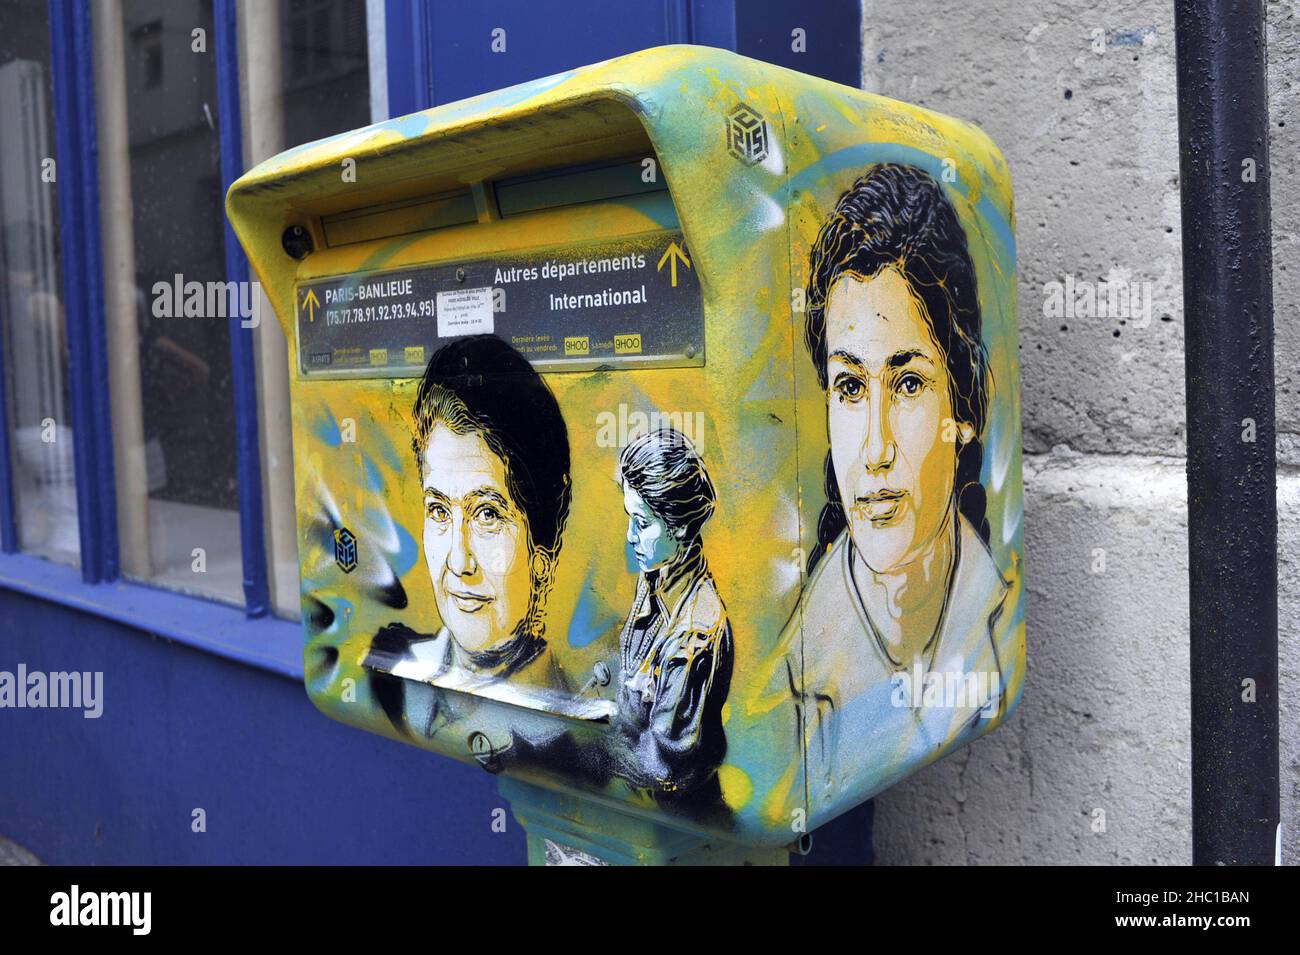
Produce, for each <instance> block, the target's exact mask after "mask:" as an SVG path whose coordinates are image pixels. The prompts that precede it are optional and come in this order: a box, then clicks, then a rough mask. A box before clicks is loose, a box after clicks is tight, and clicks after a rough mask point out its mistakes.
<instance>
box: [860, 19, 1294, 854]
mask: <svg viewBox="0 0 1300 955" xmlns="http://www.w3.org/2000/svg"><path fill="white" fill-rule="evenodd" d="M863 14H864V15H863V85H864V87H865V88H866V89H868V90H872V91H874V92H878V93H882V94H884V95H887V96H891V97H895V98H897V99H903V100H907V101H909V102H913V103H918V104H920V105H924V106H928V107H931V108H933V109H937V110H940V111H941V112H945V113H950V114H952V115H955V116H960V117H962V118H964V119H967V120H971V121H973V122H975V123H977V124H979V125H980V126H982V127H983V128H984V129H985V130H986V131H987V132H988V133H989V134H990V135H991V136H992V137H993V139H994V141H995V142H997V143H998V145H999V146H1000V147H1001V149H1002V151H1003V152H1004V153H1005V155H1006V157H1007V160H1008V162H1009V163H1010V165H1011V171H1012V175H1013V177H1014V181H1015V187H1016V205H1017V216H1018V239H1019V268H1020V339H1021V360H1022V375H1023V383H1024V446H1025V454H1026V457H1025V483H1026V508H1027V511H1028V514H1027V517H1026V551H1027V555H1026V584H1027V586H1026V590H1027V593H1028V596H1029V677H1028V683H1027V688H1026V691H1025V698H1024V702H1023V704H1022V706H1021V708H1020V710H1019V712H1018V713H1017V715H1016V716H1015V717H1014V719H1013V721H1012V722H1011V723H1010V724H1009V725H1008V726H1006V727H1005V728H1003V729H1002V730H1000V731H999V732H997V733H994V734H993V735H991V736H989V737H986V738H984V739H982V740H980V741H978V742H976V743H975V744H974V745H973V746H971V747H969V748H968V749H967V750H965V751H963V752H960V753H958V754H956V755H954V756H953V757H951V758H950V759H948V760H945V761H944V762H942V763H939V764H937V765H935V766H933V767H931V768H930V769H928V770H926V771H924V772H922V773H920V774H918V775H917V776H915V777H913V778H912V779H910V780H908V781H907V782H904V783H902V784H901V785H899V786H896V787H895V788H893V789H892V790H890V791H888V792H887V793H885V794H884V795H882V796H881V797H880V798H879V799H878V800H877V816H876V850H877V857H878V861H879V862H880V863H884V864H888V863H1018V862H1039V863H1112V862H1113V863H1184V864H1185V863H1190V861H1191V825H1190V818H1191V793H1190V782H1189V774H1190V743H1189V729H1188V723H1189V718H1190V717H1189V714H1190V701H1189V693H1188V688H1187V680H1188V666H1189V662H1188V661H1189V658H1188V604H1187V541H1186V531H1187V526H1186V525H1187V508H1186V499H1187V493H1186V481H1185V476H1184V470H1183V469H1184V455H1185V453H1186V443H1185V427H1184V407H1183V360H1182V348H1183V325H1182V322H1183V312H1182V294H1181V286H1180V282H1181V251H1180V235H1181V232H1180V223H1179V206H1178V123H1177V112H1176V83H1175V72H1174V35H1173V5H1172V4H1170V3H1164V2H1161V3H1155V2H1149V0H1143V2H1140V3H1133V2H1129V3H1114V2H1102V3H1099V4H1098V3H1093V2H1085V0H1066V2H1054V3H1053V2H1045V0H981V2H980V3H977V4H965V5H963V4H952V3H941V2H938V0H914V2H911V3H907V4H897V3H893V2H886V0H864V4H863ZM1267 16H1268V22H1269V47H1270V64H1271V66H1270V104H1271V111H1272V116H1271V122H1272V129H1273V136H1272V146H1271V150H1272V153H1271V159H1272V172H1273V181H1272V196H1273V210H1274V211H1273V226H1274V238H1273V248H1274V281H1275V287H1274V300H1275V309H1276V325H1277V369H1278V373H1277V420H1278V437H1277V447H1278V454H1279V474H1278V506H1279V512H1280V525H1281V528H1280V546H1279V577H1280V587H1281V594H1280V604H1281V607H1280V610H1281V613H1280V637H1281V643H1282V651H1281V682H1282V687H1281V691H1282V701H1283V702H1282V824H1283V840H1284V846H1283V856H1284V861H1295V860H1296V859H1300V818H1298V813H1300V705H1297V703H1296V697H1297V690H1300V636H1298V635H1297V623H1300V572H1298V567H1297V558H1296V556H1295V555H1296V553H1297V546H1296V545H1297V544H1300V402H1297V398H1296V391H1297V388H1300V380H1297V367H1298V365H1300V362H1298V359H1300V322H1298V321H1297V317H1298V316H1297V303H1298V302H1300V266H1297V265H1296V264H1295V262H1296V252H1297V248H1298V247H1300V211H1298V210H1297V202H1296V200H1295V196H1296V194H1297V186H1298V183H1297V174H1298V173H1300V156H1298V154H1297V149H1296V145H1295V140H1294V131H1295V130H1296V129H1297V128H1300V83H1298V82H1297V76H1298V74H1297V71H1296V63H1297V62H1298V61H1300V29H1298V28H1300V11H1298V8H1297V7H1296V5H1295V4H1290V3H1278V2H1269V3H1267ZM1099 31H1100V32H1099ZM1066 276H1073V278H1074V281H1076V282H1080V281H1090V282H1094V283H1098V284H1100V283H1104V282H1107V281H1108V280H1114V281H1126V282H1130V283H1150V284H1149V286H1148V287H1149V289H1150V294H1151V315H1150V321H1149V323H1148V322H1147V321H1146V320H1145V318H1144V317H1142V316H1139V317H1138V318H1137V319H1134V318H1131V317H1115V316H1107V315H1104V314H1103V315H1097V316H1090V317H1074V318H1065V317H1047V316H1045V314H1044V302H1045V299H1046V292H1045V285H1046V284H1047V283H1049V282H1052V281H1057V282H1063V281H1064V280H1065V278H1066ZM1139 287H1142V286H1139ZM1102 814H1104V816H1103V815H1102ZM1102 821H1104V830H1103V828H1102V826H1101V825H1100V823H1101V822H1102Z"/></svg>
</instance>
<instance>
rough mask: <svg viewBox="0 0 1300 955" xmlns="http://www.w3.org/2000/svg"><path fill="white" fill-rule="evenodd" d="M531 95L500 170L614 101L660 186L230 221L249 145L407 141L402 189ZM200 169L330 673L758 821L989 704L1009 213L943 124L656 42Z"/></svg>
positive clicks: (382, 720) (663, 805)
mask: <svg viewBox="0 0 1300 955" xmlns="http://www.w3.org/2000/svg"><path fill="white" fill-rule="evenodd" d="M584 110H585V112H584ZM487 117H491V119H492V123H491V125H490V128H489V127H488V126H487V125H485V118H487ZM620 117H621V118H620ZM548 122H549V123H551V124H552V125H550V126H545V124H546V123H548ZM738 123H741V124H742V125H741V126H738V125H737V124H738ZM539 124H540V125H539ZM544 126H545V128H546V129H547V130H548V131H549V132H548V137H541V138H547V139H548V142H549V143H550V150H549V151H547V150H546V149H543V148H542V147H540V146H539V147H536V149H537V150H538V152H537V153H536V155H531V156H530V154H528V153H527V151H526V150H525V151H523V152H522V153H520V151H519V150H517V149H516V150H514V152H513V153H511V155H512V156H513V157H514V158H513V160H512V161H514V162H516V163H517V164H519V165H520V166H521V167H523V168H524V169H525V170H526V169H527V168H528V166H529V164H530V163H531V164H532V168H536V169H538V170H543V169H548V168H551V167H554V166H557V165H560V163H559V161H558V160H557V158H556V157H558V156H561V155H563V154H564V148H565V144H566V143H567V144H571V145H572V146H573V149H574V150H575V153H574V154H575V155H579V156H581V155H582V153H581V147H582V144H583V142H584V141H586V140H590V139H592V137H594V136H595V135H596V134H597V132H601V131H603V133H604V138H605V139H607V140H608V139H610V138H611V137H610V135H609V130H610V129H611V128H621V129H623V130H625V131H626V135H627V136H628V147H627V149H626V151H625V153H624V154H623V155H622V157H620V158H626V156H629V155H630V156H633V157H635V156H636V155H637V149H638V148H640V149H641V151H642V152H643V153H644V154H645V155H646V156H648V157H650V158H651V163H650V165H651V166H653V167H654V169H655V170H656V171H657V172H658V173H660V174H661V175H662V176H663V178H664V179H666V181H667V185H668V189H667V190H663V189H662V187H660V189H659V190H658V191H655V190H654V189H653V188H648V189H642V190H640V191H639V192H638V191H637V190H623V191H618V190H614V191H613V194H609V195H602V196H601V197H598V198H597V199H596V200H591V201H588V202H587V204H585V205H581V206H578V205H571V204H570V205H565V204H564V203H559V202H554V203H549V204H547V203H535V204H534V205H533V207H531V208H529V209H526V210H524V211H521V212H519V213H518V214H516V215H508V214H506V211H507V201H506V198H505V197H506V196H508V195H509V194H510V193H509V187H508V186H506V185H502V183H503V182H504V181H505V180H500V181H499V182H498V184H497V196H498V198H499V199H500V200H501V208H500V214H499V215H487V216H482V215H478V216H471V217H470V218H469V219H466V220H464V221H461V222H459V223H455V224H451V225H446V226H443V227H441V228H438V229H434V228H426V229H423V230H421V229H418V228H417V229H414V230H412V229H409V228H404V229H401V230H396V229H395V230H392V231H390V232H389V233H388V234H386V235H384V234H368V235H361V236H360V238H357V237H355V236H354V237H353V240H352V241H347V242H330V241H328V238H326V241H324V242H322V245H323V246H326V247H325V248H321V249H320V250H319V251H317V252H313V253H312V254H310V255H308V256H306V258H304V259H303V260H302V261H301V262H285V261H280V260H276V259H275V258H274V255H273V253H274V251H275V250H273V249H272V248H271V247H270V245H269V243H268V244H266V246H265V247H261V246H259V239H258V235H259V233H258V232H257V230H256V226H257V224H258V222H259V221H260V217H267V218H269V217H270V213H269V210H270V209H272V208H273V204H274V203H275V202H277V201H283V196H282V195H280V196H277V194H276V190H275V189H272V188H270V186H271V184H274V183H279V182H280V181H282V180H284V179H286V178H288V179H290V180H292V178H293V177H294V176H297V177H298V181H299V182H301V183H311V182H313V180H312V178H311V177H312V176H316V177H317V179H316V180H315V182H317V183H319V185H314V186H309V185H304V186H302V189H303V193H302V194H303V196H304V197H307V198H305V199H303V200H302V201H301V202H300V203H299V208H307V209H308V210H309V211H310V197H311V196H312V195H319V194H320V193H321V191H322V190H324V189H326V188H328V182H327V176H328V174H329V171H330V169H331V168H332V166H333V165H337V162H338V160H339V157H342V156H349V157H356V159H357V163H358V169H361V170H364V169H365V168H366V164H367V160H368V159H374V160H375V161H378V159H379V157H381V156H382V155H384V154H385V153H387V154H389V155H392V154H393V151H398V152H400V150H402V149H410V150H412V156H413V157H418V158H419V162H420V164H421V165H420V168H421V169H422V170H424V171H423V172H422V173H421V175H424V176H427V177H429V181H428V182H427V183H425V184H423V185H421V184H420V183H419V182H418V181H416V182H412V181H409V180H403V181H404V182H405V183H406V184H405V185H403V186H402V187H401V188H402V189H406V190H408V191H410V192H411V196H417V195H419V190H420V189H424V190H425V191H426V192H429V193H432V192H436V191H438V189H445V188H446V187H447V185H448V184H449V183H451V182H452V181H453V180H452V179H448V178H445V177H444V178H443V179H439V178H438V173H437V170H438V168H439V162H440V156H441V155H442V153H440V149H442V148H443V147H442V146H441V145H440V143H442V142H449V143H455V142H456V141H457V136H464V137H465V138H466V141H470V140H473V141H474V142H475V143H476V148H478V149H479V150H480V151H482V153H483V154H484V155H485V156H490V155H491V154H492V149H493V144H494V143H495V144H497V145H499V146H505V145H507V144H508V143H510V141H511V139H510V137H511V136H512V135H516V134H519V133H521V132H525V131H530V130H531V132H532V133H533V134H534V138H538V137H537V136H536V133H537V132H538V130H539V129H541V128H542V127H544ZM493 137H495V138H493ZM638 137H640V145H639V147H638ZM608 148H609V149H611V150H616V147H612V146H611V147H608ZM611 154H612V155H616V153H611ZM456 155H457V156H459V153H457V154H456ZM447 161H448V163H450V164H451V165H455V168H456V171H455V176H456V177H459V179H458V180H456V181H459V182H462V183H463V182H474V181H478V180H476V179H475V178H474V177H473V176H469V177H468V178H466V173H465V170H464V168H463V158H457V159H455V160H454V162H453V160H452V159H450V158H449V159H448V160H447ZM457 163H459V164H460V165H456V164H457ZM412 168H414V167H412ZM635 168H637V169H642V170H644V169H645V168H647V167H646V165H645V164H644V162H640V161H638V162H637V165H636V167H635ZM449 175H450V174H449ZM498 175H499V173H497V172H493V171H490V170H489V171H488V172H487V173H485V174H484V176H483V177H481V178H483V179H487V178H488V177H490V176H498ZM642 181H643V182H644V181H645V180H644V179H643V180H642ZM652 181H657V180H652ZM435 187H437V188H435ZM313 190H314V191H313ZM440 194H442V193H440ZM362 198H364V199H365V201H364V202H362V201H361V199H362ZM395 198H403V195H402V194H401V193H400V191H399V192H397V193H394V192H391V191H390V192H387V193H385V192H383V191H382V190H381V191H379V192H377V193H375V194H374V195H373V196H371V195H366V196H364V197H359V198H358V200H357V202H358V205H359V206H382V205H383V203H382V201H381V200H388V201H390V202H391V201H392V200H393V199H395ZM407 199H408V202H409V201H410V197H407ZM259 203H261V205H259ZM229 205H230V209H231V218H232V221H233V222H234V224H235V226H236V230H237V232H238V233H239V234H240V237H241V239H242V240H243V241H244V243H245V245H246V247H248V248H249V251H250V258H251V259H252V261H253V262H254V264H255V266H256V267H257V268H258V272H259V275H260V277H261V278H262V281H263V283H264V284H265V285H266V286H267V287H268V290H269V291H270V292H271V294H272V298H273V300H274V301H275V302H276V304H277V311H278V312H279V314H280V315H281V317H282V320H283V321H284V323H285V325H286V330H287V332H288V333H289V338H290V342H291V346H290V347H291V350H293V351H294V354H293V355H292V360H291V364H292V365H293V381H292V385H291V387H292V404H293V419H294V440H295V447H294V462H295V478H296V486H297V505H298V511H299V549H300V562H301V573H302V600H303V608H304V609H303V617H304V625H305V628H306V635H307V645H306V670H307V683H308V689H309V691H310V693H311V695H312V698H313V700H315V702H316V703H317V705H318V706H319V707H320V708H321V709H322V710H324V711H325V712H326V713H328V714H329V715H331V716H334V717H336V718H338V719H341V720H344V721H346V722H350V723H353V724H356V725H359V726H362V727H365V728H367V729H370V730H373V731H375V732H380V733H384V734H386V735H389V736H394V737H396V738H399V739H403V740H405V741H407V742H410V743H413V744H415V745H419V746H423V747H425V748H427V749H430V750H433V751H435V752H439V753H443V754H446V755H450V756H454V757H456V758H459V759H462V760H465V761H470V762H477V763H478V764H480V765H482V766H483V767H484V768H485V769H487V770H488V771H490V772H494V773H505V774H509V775H514V776H518V777H520V778H524V779H528V780H530V781H533V782H537V783H540V784H542V785H546V786H552V787H561V788H564V789H566V790H568V791H572V792H577V793H580V794H585V795H588V796H590V797H594V798H599V799H601V800H603V801H605V802H606V803H607V804H608V803H613V804H616V805H620V806H623V807H624V808H626V809H627V810H628V811H630V812H632V813H638V814H645V815H650V816H651V817H653V818H656V819H659V820H661V821H667V822H669V823H670V824H672V825H677V826H680V827H684V828H690V829H696V830H700V831H705V832H710V833H715V834H718V835H721V836H723V837H725V838H727V839H731V840H736V841H744V842H754V843H763V844H768V845H780V844H783V843H788V842H792V841H794V840H795V839H797V838H798V837H799V836H800V835H801V834H802V833H803V832H805V831H809V830H811V829H812V828H815V827H816V826H817V825H820V824H821V823H823V822H826V821H828V820H829V819H831V818H833V817H834V816H835V815H837V814H838V813H840V812H842V811H844V810H846V809H848V808H850V807H851V806H852V805H854V804H856V803H858V802H860V801H862V800H863V799H865V798H868V797H869V796H871V795H872V794H874V793H876V792H879V791H880V790H882V789H884V788H886V787H887V786H889V785H891V784H892V783H894V782H896V781H897V780H899V779H901V778H902V777H904V776H906V775H908V774H909V773H912V772H914V771H916V770H917V769H919V768H921V767H922V766H924V765H926V764H927V763H929V762H932V761H933V760H935V759H937V758H939V757H941V756H943V755H945V754H946V753H948V752H950V751H951V750H953V749H954V748H955V747H957V746H960V745H963V744H965V743H967V742H969V741H971V740H972V739H974V738H976V737H977V736H979V735H981V734H983V733H985V732H987V731H989V730H990V729H992V728H994V727H996V726H997V725H999V724H1000V723H1001V722H1003V721H1004V720H1005V719H1006V718H1007V717H1008V716H1009V714H1010V712H1011V711H1012V710H1013V709H1014V708H1015V706H1016V704H1017V702H1018V700H1019V697H1020V694H1021V690H1022V684H1023V678H1024V655H1025V647H1024V638H1025V631H1024V609H1023V603H1022V587H1023V583H1022V578H1021V556H1020V555H1021V552H1022V543H1021V541H1022V529H1021V517H1022V508H1023V505H1022V489H1021V481H1020V456H1019V455H1020V450H1019V439H1020V432H1019V392H1018V387H1019V381H1018V365H1017V354H1016V313H1015V282H1014V277H1015V248H1014V219H1013V211H1012V202H1011V191H1010V184H1009V177H1008V174H1007V171H1006V168H1005V165H1004V164H1003V162H1002V159H1001V157H1000V156H999V155H998V153H997V151H996V149H994V147H993V146H992V145H991V144H990V143H989V142H988V140H987V139H986V138H985V137H984V136H983V135H982V134H980V133H979V132H978V131H976V130H974V129H972V128H971V127H968V126H966V125H964V124H961V123H959V122H957V121H955V120H951V119H947V118H945V117H941V116H937V115H936V114H932V113H929V112H928V111H925V110H920V109H917V108H913V107H909V106H906V105H904V104H899V103H895V102H892V101H888V100H884V99H881V98H879V97H874V96H871V95H869V94H866V93H861V92H858V91H855V90H849V89H847V88H844V87H839V86H836V85H834V84H829V83H825V82H822V81H819V80H815V79H812V78H810V77H806V76H802V75H799V74H795V73H791V72H789V71H785V70H781V69H778V68H774V67H769V66H766V65H763V64H759V63H755V62H753V61H749V60H745V59H743V58H740V57H736V56H734V55H731V54H724V53H721V52H719V51H713V50H702V49H698V48H664V49H660V50H652V51H646V52H644V53H640V54H633V55H632V56H629V57H625V58H622V59H620V60H614V61H610V62H608V63H605V64H599V65H597V66H595V67H589V68H585V69H582V70H576V71H574V72H572V73H569V74H564V75H562V76H559V77H552V78H548V79H545V80H539V81H537V82H535V83H532V84H525V85H524V86H521V87H517V88H514V89H511V90H506V91H502V92H500V93H495V94H489V95H488V96H486V97H480V98H478V99H476V100H467V101H465V102H463V103H459V104H452V105H450V106H447V107H443V108H440V109H437V110H432V111H429V112H427V113H423V114H416V116H414V117H407V118H404V119H401V120H395V121H392V122H389V123H381V124H378V125H376V126H373V127H368V128H367V129H366V130H361V131H358V132H356V133H352V134H347V135H346V136H344V137H336V138H335V139H333V140H325V141H322V142H321V143H317V144H310V145H309V146H306V147H301V148H300V149H298V150H294V151H291V152H290V153H286V154H284V155H282V156H280V157H277V158H276V159H274V160H272V161H270V162H269V163H267V164H264V165H263V166H260V167H258V169H256V170H254V171H253V172H252V173H250V174H249V175H248V176H246V177H245V178H244V179H243V180H241V181H240V182H239V183H237V184H236V185H235V186H234V187H233V188H232V191H231V198H230V202H229ZM322 208H324V207H322ZM340 208H343V206H341V205H340V204H339V203H338V202H337V201H334V202H333V204H332V205H331V206H330V209H332V210H338V209H340ZM383 208H385V209H387V208H390V207H389V206H383ZM281 222H283V218H281V219H279V220H277V222H276V224H277V227H279V226H280V223H281ZM331 222H332V220H330V219H328V213H326V212H324V211H323V212H322V213H321V218H318V219H317V220H314V222H313V226H312V227H313V229H315V230H316V231H317V234H321V235H323V236H325V237H328V236H329V228H330V227H331ZM334 228H338V227H337V226H334ZM262 241H265V240H262ZM283 258H284V257H283V255H281V260H282V259H283ZM265 261H277V262H278V263H279V264H278V265H276V266H274V267H271V266H266V265H264V264H263V263H264V262H265ZM318 311H319V313H320V314H318ZM340 542H342V543H340Z"/></svg>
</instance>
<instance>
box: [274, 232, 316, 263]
mask: <svg viewBox="0 0 1300 955" xmlns="http://www.w3.org/2000/svg"><path fill="white" fill-rule="evenodd" d="M280 245H281V246H283V248H284V251H285V253H286V254H287V255H288V256H289V258H291V259H301V258H305V257H306V256H307V254H308V253H309V252H311V250H312V242H311V233H310V232H308V231H307V230H306V229H305V228H303V227H302V226H300V225H291V226H289V228H287V229H285V230H284V235H282V236H280Z"/></svg>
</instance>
